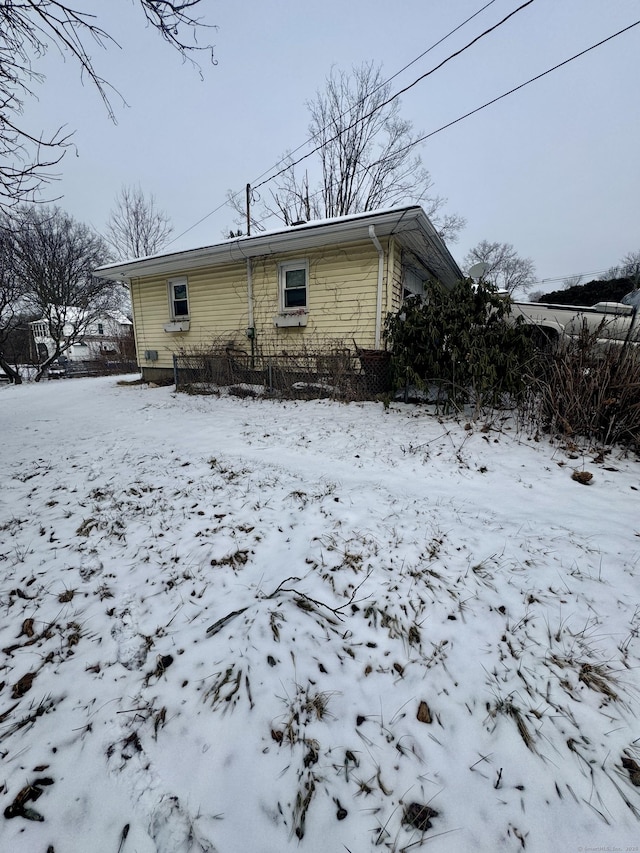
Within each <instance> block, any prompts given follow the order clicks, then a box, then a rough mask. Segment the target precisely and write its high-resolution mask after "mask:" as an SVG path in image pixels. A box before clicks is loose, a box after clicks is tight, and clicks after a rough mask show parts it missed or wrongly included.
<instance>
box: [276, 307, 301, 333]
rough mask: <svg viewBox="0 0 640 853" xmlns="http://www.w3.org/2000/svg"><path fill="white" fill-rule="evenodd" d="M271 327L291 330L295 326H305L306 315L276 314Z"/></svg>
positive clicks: (298, 313)
mask: <svg viewBox="0 0 640 853" xmlns="http://www.w3.org/2000/svg"><path fill="white" fill-rule="evenodd" d="M273 325H274V326H275V327H276V328H278V329H292V328H296V327H297V326H306V325H307V315H306V314H300V312H298V311H294V312H291V313H290V314H276V316H275V317H274V318H273Z"/></svg>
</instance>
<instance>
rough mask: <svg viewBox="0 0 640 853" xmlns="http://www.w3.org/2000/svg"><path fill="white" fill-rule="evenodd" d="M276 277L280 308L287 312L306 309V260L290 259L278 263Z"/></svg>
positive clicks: (307, 269) (307, 268) (307, 264)
mask: <svg viewBox="0 0 640 853" xmlns="http://www.w3.org/2000/svg"><path fill="white" fill-rule="evenodd" d="M278 277H279V283H280V310H281V311H283V312H285V313H287V312H294V311H301V310H304V309H306V307H307V287H308V280H309V263H308V261H290V262H288V263H285V264H279V265H278Z"/></svg>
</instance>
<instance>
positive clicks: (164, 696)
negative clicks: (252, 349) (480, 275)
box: [0, 378, 640, 853]
mask: <svg viewBox="0 0 640 853" xmlns="http://www.w3.org/2000/svg"><path fill="white" fill-rule="evenodd" d="M0 425H1V427H2V443H1V446H0V458H1V461H2V465H1V471H2V491H1V492H0V607H1V610H0V614H1V615H0V770H1V773H0V807H1V809H2V812H3V815H0V850H1V851H3V853H45V852H46V851H54V853H86V851H89V850H90V851H92V853H200V852H201V851H205V853H239V851H243V853H244V851H256V853H258V851H259V853H279V851H283V850H289V849H291V850H298V849H299V850H302V851H309V852H310V853H316V851H317V853H320V851H332V853H333V851H351V853H364V851H373V850H378V849H379V850H382V851H384V850H391V851H403V850H407V851H413V850H419V849H425V850H429V851H433V852H435V851H438V853H440V851H454V853H455V851H472V850H474V851H498V850H505V851H520V850H526V851H534V853H536V852H537V851H539V853H548V851H551V850H553V851H572V852H573V851H580V850H585V851H586V850H589V849H592V850H593V849H611V850H613V849H616V850H623V851H632V850H639V849H640V723H639V722H638V718H639V716H640V713H639V712H640V704H639V700H640V694H639V688H640V670H639V669H638V659H639V655H640V640H639V633H640V594H639V593H640V587H639V584H638V575H639V573H640V565H639V560H640V538H639V536H640V521H639V519H638V497H639V492H638V490H639V489H640V465H639V464H638V462H637V461H636V460H634V459H632V458H625V456H624V455H623V454H622V453H616V452H612V453H609V454H605V455H604V456H602V455H597V452H596V451H594V452H585V454H584V455H582V454H581V453H580V452H579V451H576V449H575V448H573V447H568V448H567V447H564V448H561V447H559V446H552V445H551V444H549V443H548V442H547V441H546V440H542V441H535V440H534V439H533V437H531V436H527V435H526V434H515V432H514V431H513V430H508V429H506V428H505V427H501V426H500V424H497V423H496V424H493V425H492V426H486V427H485V428H483V424H481V423H478V424H474V425H472V426H471V428H465V426H467V425H465V424H464V423H460V424H458V423H455V422H454V421H449V420H446V421H441V420H438V419H437V418H435V417H433V416H432V415H430V414H429V413H428V412H427V410H426V409H420V408H413V407H410V406H406V407H405V406H397V407H395V406H392V407H391V408H390V409H389V410H385V409H384V408H383V407H382V405H379V404H373V403H370V404H358V405H356V404H353V405H340V404H336V403H331V402H326V401H319V402H304V403H295V402H287V403H280V402H274V401H255V400H250V399H249V400H247V399H244V400H241V399H237V398H232V397H221V398H216V397H188V396H184V395H176V394H175V393H174V392H173V390H172V389H170V388H148V387H146V386H129V387H125V386H119V385H118V384H117V381H116V380H114V379H113V378H102V379H79V380H73V381H68V382H62V383H47V384H40V385H25V386H22V387H12V386H11V387H2V388H0ZM582 470H586V471H589V472H591V473H592V474H593V478H592V480H591V481H590V484H589V485H583V484H581V483H579V482H577V481H576V480H574V479H572V474H573V473H574V471H582Z"/></svg>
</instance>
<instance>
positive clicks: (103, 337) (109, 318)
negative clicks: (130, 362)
mask: <svg viewBox="0 0 640 853" xmlns="http://www.w3.org/2000/svg"><path fill="white" fill-rule="evenodd" d="M30 326H31V333H32V335H33V340H34V344H35V348H36V352H37V353H38V361H39V362H43V361H44V360H45V358H47V357H48V356H49V354H50V353H52V352H53V351H54V349H55V341H54V340H53V339H52V338H51V337H50V335H49V328H48V324H47V322H46V321H45V320H34V321H33V322H32V323H30ZM70 331H71V330H70V329H69V330H68V331H66V334H70ZM64 334H65V330H64V329H63V335H64ZM132 334H133V324H132V322H131V320H130V319H129V318H128V317H127V316H126V315H125V314H123V313H122V312H121V311H110V312H109V313H108V314H105V315H104V316H103V317H100V318H98V319H96V320H94V321H92V322H91V323H89V324H88V325H87V328H86V330H85V333H84V335H83V336H82V338H80V340H78V341H77V342H76V343H74V344H72V345H71V346H70V347H69V348H68V349H66V350H65V351H64V353H63V357H64V358H66V359H68V360H69V361H94V360H96V359H101V358H109V357H110V356H111V357H114V358H120V357H123V356H127V355H129V350H130V349H131V346H130V344H128V342H130V341H131V337H132Z"/></svg>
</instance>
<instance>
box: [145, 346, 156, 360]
mask: <svg viewBox="0 0 640 853" xmlns="http://www.w3.org/2000/svg"><path fill="white" fill-rule="evenodd" d="M144 359H145V361H157V360H158V350H157V349H146V350H145V351H144Z"/></svg>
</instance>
